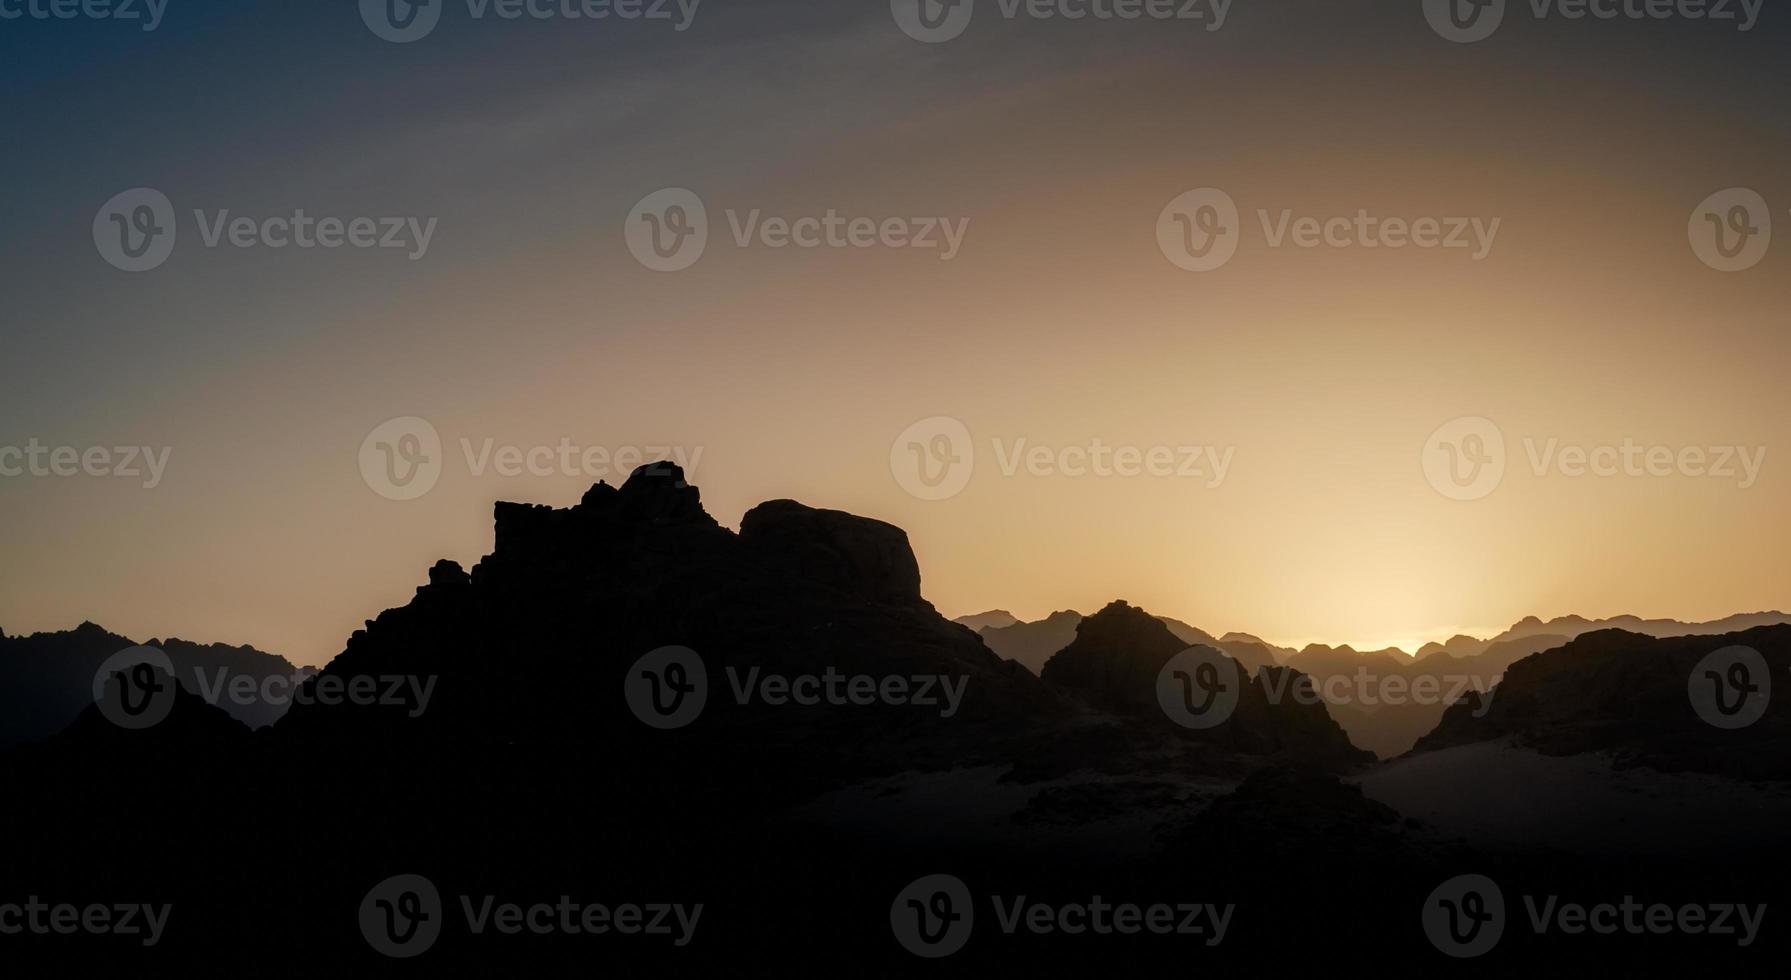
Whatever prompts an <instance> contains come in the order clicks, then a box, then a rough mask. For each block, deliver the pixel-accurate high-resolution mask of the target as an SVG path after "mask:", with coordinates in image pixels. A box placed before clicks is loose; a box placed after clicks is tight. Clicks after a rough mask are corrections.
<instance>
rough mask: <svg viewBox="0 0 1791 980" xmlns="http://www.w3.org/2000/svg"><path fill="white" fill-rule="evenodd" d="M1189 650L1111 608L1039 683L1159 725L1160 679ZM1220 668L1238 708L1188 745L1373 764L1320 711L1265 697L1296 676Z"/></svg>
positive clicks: (1145, 616) (1149, 621)
mask: <svg viewBox="0 0 1791 980" xmlns="http://www.w3.org/2000/svg"><path fill="white" fill-rule="evenodd" d="M1189 646H1190V644H1188V643H1186V642H1184V641H1183V640H1182V638H1181V637H1178V636H1176V635H1175V634H1174V632H1172V631H1171V630H1170V628H1169V627H1168V625H1167V624H1165V623H1164V622H1163V621H1162V620H1160V619H1158V618H1157V617H1155V616H1152V615H1150V614H1149V613H1147V612H1145V611H1144V610H1142V609H1139V608H1137V607H1135V606H1132V605H1129V604H1127V603H1125V602H1123V601H1117V600H1116V601H1114V602H1112V603H1110V604H1108V605H1107V606H1106V607H1105V608H1103V609H1102V610H1101V611H1100V612H1098V613H1096V614H1094V615H1093V616H1090V617H1088V618H1087V619H1084V620H1083V621H1082V622H1081V624H1080V625H1078V627H1077V629H1076V639H1075V640H1074V641H1073V642H1071V643H1070V645H1069V646H1067V647H1064V648H1063V649H1062V650H1059V651H1058V652H1057V653H1056V654H1055V655H1054V656H1052V658H1051V659H1050V660H1049V661H1047V662H1046V663H1045V666H1044V669H1043V670H1042V671H1041V672H1040V676H1041V677H1042V678H1043V680H1044V681H1045V683H1046V684H1048V685H1050V686H1052V687H1054V688H1062V689H1069V690H1074V691H1079V692H1083V693H1084V694H1085V695H1087V696H1088V697H1090V698H1091V699H1093V700H1094V701H1095V702H1096V703H1098V704H1101V705H1103V706H1106V707H1110V708H1113V709H1116V710H1120V711H1125V712H1130V713H1133V714H1139V715H1144V716H1147V717H1155V718H1159V719H1161V718H1162V717H1163V715H1162V709H1161V708H1160V707H1159V705H1158V700H1157V699H1158V691H1157V686H1158V675H1159V673H1160V672H1161V671H1162V669H1163V666H1164V665H1165V664H1166V663H1168V662H1169V660H1170V658H1171V657H1174V656H1175V655H1176V654H1178V653H1181V652H1182V651H1183V650H1186V649H1188V648H1189ZM1206 649H1209V650H1213V651H1214V652H1215V653H1219V651H1218V650H1217V649H1216V648H1214V647H1211V646H1207V647H1206ZM1220 655H1221V656H1223V654H1222V653H1220ZM1225 662H1226V663H1228V664H1230V665H1231V670H1232V673H1233V677H1232V683H1234V684H1236V685H1237V686H1238V688H1239V690H1240V691H1241V692H1242V696H1241V698H1240V699H1239V701H1238V704H1237V707H1236V709H1235V710H1234V711H1233V713H1232V714H1231V717H1230V719H1229V721H1228V722H1227V723H1226V724H1224V725H1221V726H1219V727H1217V728H1214V729H1211V730H1209V731H1203V732H1193V733H1189V737H1193V738H1200V739H1205V740H1212V741H1216V742H1217V743H1218V744H1221V745H1223V746H1225V747H1226V748H1228V749H1230V750H1231V751H1235V752H1240V753H1247V754H1252V755H1268V756H1283V757H1287V756H1297V757H1300V758H1302V759H1305V760H1308V761H1310V762H1323V763H1329V764H1333V765H1341V766H1346V765H1350V764H1354V763H1360V762H1367V761H1370V759H1371V758H1372V756H1370V755H1369V754H1368V753H1366V752H1363V751H1361V750H1359V749H1357V748H1356V747H1355V746H1353V745H1351V744H1350V741H1349V738H1348V736H1346V735H1345V734H1344V732H1343V729H1341V728H1339V727H1338V726H1337V723H1336V722H1334V721H1332V720H1331V718H1330V716H1329V715H1328V714H1327V713H1326V711H1325V708H1324V706H1323V705H1322V704H1316V703H1300V702H1299V701H1297V700H1296V699H1294V698H1291V697H1284V696H1282V695H1281V694H1279V693H1276V694H1275V695H1274V696H1272V697H1271V694H1270V692H1271V691H1274V692H1280V691H1281V690H1282V689H1283V686H1284V685H1294V684H1298V683H1300V680H1299V675H1298V673H1297V672H1295V671H1292V670H1290V669H1289V668H1284V667H1272V666H1271V667H1265V668H1263V674H1264V676H1261V677H1258V676H1255V673H1254V672H1253V671H1251V670H1250V669H1249V668H1248V667H1246V666H1244V665H1243V664H1240V663H1238V662H1237V661H1235V660H1232V659H1230V658H1229V657H1225ZM1283 674H1286V675H1287V676H1282V675H1283Z"/></svg>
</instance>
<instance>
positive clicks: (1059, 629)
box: [958, 611, 1791, 758]
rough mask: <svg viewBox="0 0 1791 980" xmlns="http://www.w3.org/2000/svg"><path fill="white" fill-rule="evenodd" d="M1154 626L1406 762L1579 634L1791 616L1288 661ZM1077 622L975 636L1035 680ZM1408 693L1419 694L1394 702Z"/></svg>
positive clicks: (1534, 631)
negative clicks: (1461, 706)
mask: <svg viewBox="0 0 1791 980" xmlns="http://www.w3.org/2000/svg"><path fill="white" fill-rule="evenodd" d="M1007 615H1008V614H1007V613H1005V612H998V613H984V614H981V615H979V616H967V617H963V618H961V619H960V620H958V621H959V622H963V623H966V625H968V624H969V622H971V621H984V620H985V619H986V620H988V621H991V622H995V621H999V619H1000V618H1001V617H1004V616H1007ZM1159 618H1160V619H1161V620H1162V622H1163V623H1164V625H1165V626H1167V627H1168V629H1169V631H1170V632H1171V633H1172V634H1173V635H1174V636H1175V637H1176V638H1177V639H1179V640H1181V641H1182V642H1183V643H1184V644H1186V645H1188V646H1194V645H1197V644H1202V645H1207V646H1212V647H1215V648H1217V649H1220V650H1222V651H1223V652H1224V653H1225V654H1226V655H1227V656H1230V657H1231V658H1232V659H1234V660H1236V661H1238V662H1239V663H1241V664H1243V665H1244V666H1245V667H1246V668H1247V669H1249V670H1250V671H1251V672H1252V673H1254V672H1255V671H1257V670H1258V669H1260V668H1261V667H1264V666H1269V665H1273V664H1285V665H1287V666H1289V667H1293V668H1294V669H1296V670H1298V671H1299V672H1300V673H1301V674H1303V675H1305V676H1306V677H1307V678H1308V679H1309V680H1310V681H1311V682H1312V684H1313V687H1314V690H1315V691H1317V692H1318V694H1319V696H1320V697H1322V698H1323V699H1324V700H1325V701H1326V703H1327V704H1328V705H1329V706H1330V709H1331V715H1332V717H1333V718H1335V719H1336V720H1337V722H1338V723H1339V724H1341V725H1342V726H1343V728H1344V729H1345V730H1346V731H1347V732H1348V733H1349V736H1350V739H1351V740H1352V741H1353V742H1355V744H1356V745H1358V746H1360V747H1362V748H1365V749H1368V750H1370V751H1372V752H1374V753H1375V754H1377V755H1379V756H1381V757H1382V758H1392V757H1393V756H1397V755H1399V754H1401V753H1403V752H1406V751H1407V750H1409V749H1411V748H1412V746H1413V745H1414V744H1415V743H1416V742H1417V741H1418V739H1419V738H1420V737H1422V736H1424V735H1425V734H1427V733H1428V732H1430V730H1431V729H1432V728H1435V727H1436V725H1437V723H1438V722H1439V721H1440V720H1441V719H1442V717H1443V712H1444V709H1446V708H1447V707H1449V704H1450V702H1451V701H1452V700H1453V697H1451V695H1455V694H1465V693H1466V692H1468V691H1486V690H1489V689H1490V688H1492V686H1493V685H1495V684H1497V683H1498V681H1499V678H1500V677H1501V676H1502V675H1503V674H1504V673H1505V671H1506V670H1507V669H1509V668H1510V667H1511V665H1512V664H1514V663H1517V662H1518V661H1520V660H1522V659H1524V658H1525V657H1529V656H1531V655H1533V654H1537V653H1540V652H1542V651H1544V650H1551V649H1553V648H1555V647H1559V646H1561V645H1563V644H1565V643H1567V642H1568V641H1570V640H1572V639H1574V638H1575V637H1578V636H1581V635H1583V634H1586V633H1589V632H1594V631H1598V630H1605V629H1623V630H1626V631H1627V632H1630V633H1634V634H1642V635H1648V636H1656V637H1675V636H1693V635H1722V634H1726V633H1733V632H1738V631H1742V630H1746V629H1751V628H1754V627H1758V626H1766V625H1777V624H1786V623H1791V615H1787V614H1785V613H1780V612H1760V613H1746V614H1740V615H1734V616H1729V617H1725V618H1723V619H1720V620H1715V621H1712V622H1708V623H1684V622H1679V621H1677V620H1671V619H1642V618H1639V617H1636V616H1618V617H1614V618H1611V619H1604V620H1593V619H1587V618H1585V617H1582V616H1564V617H1560V618H1557V619H1552V620H1549V621H1546V622H1544V621H1543V620H1541V619H1538V618H1536V617H1533V616H1532V617H1529V618H1527V619H1524V620H1522V621H1520V622H1518V623H1516V624H1514V625H1513V626H1512V627H1511V628H1510V629H1508V630H1505V631H1504V632H1502V633H1500V634H1498V635H1497V636H1494V637H1492V638H1490V639H1480V638H1478V637H1472V636H1465V635H1462V636H1456V637H1453V638H1451V639H1450V640H1449V641H1448V642H1447V643H1430V644H1426V645H1425V646H1423V647H1422V648H1420V649H1419V650H1418V652H1417V654H1416V656H1412V655H1408V654H1407V653H1406V652H1405V651H1403V650H1400V649H1398V648H1394V647H1389V648H1387V649H1384V650H1371V651H1358V650H1356V649H1354V648H1353V647H1350V646H1348V645H1345V646H1336V647H1333V646H1327V645H1324V644H1316V643H1315V644H1310V645H1308V646H1306V647H1305V648H1303V649H1301V650H1298V651H1295V650H1293V649H1291V648H1288V647H1281V646H1276V645H1274V644H1270V643H1268V642H1267V641H1265V640H1262V639H1261V638H1259V637H1256V636H1253V635H1251V634H1248V633H1237V632H1232V633H1226V634H1225V635H1224V636H1222V637H1220V638H1218V639H1214V638H1213V636H1212V635H1211V634H1209V633H1207V632H1206V631H1204V630H1202V629H1199V628H1198V627H1195V626H1190V625H1188V624H1187V623H1183V622H1180V621H1178V620H1174V619H1170V618H1167V617H1159ZM1081 621H1082V615H1081V614H1080V613H1077V612H1074V611H1063V612H1056V613H1052V614H1051V615H1050V616H1048V617H1046V618H1044V619H1042V620H1039V621H1037V622H1030V623H1028V622H1016V623H1013V624H1011V625H1006V626H999V625H989V626H984V627H981V628H979V629H978V633H979V635H981V636H982V638H983V642H984V643H985V644H987V645H988V647H989V649H990V650H992V651H994V652H995V654H996V655H997V656H1000V657H1003V658H1005V659H1009V660H1014V661H1016V662H1018V663H1020V664H1021V665H1023V666H1025V667H1026V668H1027V669H1029V670H1031V671H1033V672H1034V673H1038V672H1040V670H1041V669H1042V668H1043V666H1044V664H1045V662H1046V661H1047V660H1049V659H1050V657H1051V656H1052V654H1054V653H1056V652H1057V651H1059V650H1062V649H1063V648H1065V647H1067V646H1068V645H1069V644H1070V642H1071V641H1072V640H1074V639H1075V637H1076V628H1077V625H1078V624H1079V623H1081ZM973 628H974V627H973ZM1414 690H1417V691H1420V692H1421V693H1419V694H1416V695H1413V694H1409V693H1401V692H1410V691H1414ZM1433 692H1434V693H1433Z"/></svg>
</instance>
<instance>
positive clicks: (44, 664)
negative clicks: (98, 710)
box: [0, 622, 315, 747]
mask: <svg viewBox="0 0 1791 980" xmlns="http://www.w3.org/2000/svg"><path fill="white" fill-rule="evenodd" d="M139 645H142V646H152V647H156V648H158V649H160V650H161V651H162V652H163V653H165V654H167V655H168V659H169V660H170V661H171V662H173V664H174V667H175V671H176V673H177V674H178V675H179V679H180V682H181V686H182V687H183V688H185V689H186V690H187V691H189V692H190V693H192V694H194V695H201V694H203V693H204V688H205V687H206V686H208V685H210V684H211V683H212V682H213V681H214V680H216V679H217V678H218V676H219V673H220V672H223V674H225V675H227V676H229V677H249V678H252V679H253V680H254V681H255V684H256V688H257V690H259V689H260V687H261V683H262V682H263V681H264V680H266V679H267V678H269V677H276V676H277V677H281V678H284V679H293V678H300V679H302V678H304V677H308V676H310V674H312V673H314V672H315V671H314V669H313V668H310V667H303V668H301V667H298V666H295V665H294V664H293V663H292V662H291V661H289V660H287V659H286V658H285V657H282V656H278V655H276V654H271V653H266V652H264V651H261V650H257V649H255V648H254V647H251V646H230V645H228V644H223V643H209V644H201V643H193V642H189V641H187V640H182V639H179V638H174V637H170V638H169V639H166V640H161V639H151V640H149V641H148V642H147V643H144V644H139V643H138V642H137V641H135V640H132V639H130V638H128V637H124V636H120V635H118V634H116V633H113V632H111V631H110V630H107V629H105V628H104V627H101V626H99V625H96V624H94V623H90V622H89V623H82V624H81V625H80V626H77V627H76V628H74V629H72V630H63V631H60V632H54V633H33V634H31V635H30V636H7V635H5V634H4V633H0V747H5V746H11V745H16V744H18V743H20V742H27V741H34V740H37V739H41V738H46V737H48V736H50V735H53V734H55V733H57V732H59V731H61V730H62V729H64V728H66V727H68V726H69V725H70V724H71V723H72V722H73V721H74V720H75V717H76V716H77V715H78V714H80V712H81V710H82V709H84V708H86V707H88V706H90V705H92V704H93V678H94V674H95V673H96V672H98V670H99V667H100V664H102V663H104V662H105V660H106V658H107V657H110V656H111V655H113V654H115V653H118V652H119V651H121V650H128V649H130V648H131V647H135V646H139ZM218 707H220V708H222V709H224V711H225V712H226V713H227V714H229V715H230V717H232V718H235V719H236V720H237V721H240V722H242V723H243V724H245V725H247V726H249V727H250V728H260V727H263V726H266V725H271V724H273V723H274V722H276V721H278V720H279V719H280V717H281V716H282V715H283V714H285V713H286V707H287V705H285V704H283V703H281V704H274V703H269V702H267V701H264V700H262V699H260V698H259V697H256V698H253V699H250V700H249V702H247V703H243V704H238V703H235V702H234V701H232V700H231V699H229V698H224V699H221V703H220V704H219V705H218Z"/></svg>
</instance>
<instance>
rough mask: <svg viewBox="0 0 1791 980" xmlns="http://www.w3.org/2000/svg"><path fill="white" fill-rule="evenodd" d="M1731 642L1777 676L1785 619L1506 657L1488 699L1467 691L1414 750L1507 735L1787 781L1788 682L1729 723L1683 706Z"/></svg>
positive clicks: (1781, 674)
mask: <svg viewBox="0 0 1791 980" xmlns="http://www.w3.org/2000/svg"><path fill="white" fill-rule="evenodd" d="M1737 645H1740V646H1747V647H1751V648H1753V649H1755V650H1757V651H1759V653H1760V655H1761V656H1762V657H1763V658H1764V660H1765V662H1766V664H1767V666H1768V667H1769V668H1770V670H1771V672H1772V674H1773V676H1774V678H1776V679H1777V680H1779V681H1783V680H1784V678H1785V674H1786V670H1787V668H1788V667H1791V626H1763V627H1758V628H1755V629H1751V630H1748V631H1746V632H1742V633H1732V634H1729V635H1726V636H1689V637H1672V638H1667V639H1657V638H1654V637H1648V636H1641V635H1638V634H1635V633H1627V632H1624V631H1622V630H1614V629H1613V630H1600V631H1597V632H1593V633H1586V634H1582V635H1581V636H1579V637H1578V638H1577V639H1575V640H1573V641H1571V642H1569V643H1567V644H1566V645H1565V646H1561V647H1558V648H1556V649H1553V650H1548V651H1546V652H1543V653H1538V654H1536V655H1534V656H1531V657H1528V658H1525V659H1523V660H1520V661H1518V662H1517V663H1515V664H1513V665H1512V666H1511V668H1510V670H1508V671H1506V673H1505V678H1504V680H1503V681H1502V682H1500V684H1499V685H1498V687H1497V688H1496V689H1495V690H1494V691H1493V693H1492V697H1491V701H1490V704H1488V703H1487V702H1486V700H1485V699H1484V698H1480V697H1476V698H1474V699H1473V700H1472V702H1471V703H1469V704H1462V705H1457V706H1455V707H1452V708H1450V709H1449V711H1448V712H1447V713H1446V714H1445V715H1444V716H1443V719H1442V721H1441V723H1440V724H1438V726H1437V728H1436V730H1435V731H1433V732H1431V733H1430V734H1429V735H1426V736H1425V737H1424V738H1422V739H1420V740H1419V742H1418V744H1417V748H1416V750H1415V751H1419V752H1423V751H1428V750H1431V749H1439V748H1446V747H1448V746H1452V745H1462V744H1466V743H1469V742H1478V741H1485V740H1487V739H1495V738H1507V737H1511V738H1515V739H1516V740H1517V741H1518V742H1519V744H1522V745H1525V746H1528V747H1530V748H1534V749H1536V750H1538V751H1540V752H1543V753H1545V754H1549V755H1570V754H1576V753H1581V752H1609V753H1611V754H1613V755H1614V756H1615V757H1616V760H1617V763H1618V764H1619V765H1646V766H1650V767H1653V768H1656V769H1661V770H1666V771H1676V770H1689V771H1697V772H1711V773H1720V774H1723V775H1727V776H1734V777H1742V778H1755V779H1791V710H1788V709H1787V703H1788V702H1791V684H1787V683H1773V684H1772V690H1771V697H1770V702H1769V706H1768V707H1767V709H1766V711H1765V714H1764V715H1763V716H1762V717H1761V718H1760V719H1759V720H1758V721H1756V722H1754V723H1752V724H1750V725H1748V726H1746V727H1743V728H1740V729H1736V730H1723V729H1719V728H1717V727H1715V726H1713V725H1711V724H1709V723H1708V722H1706V721H1705V720H1704V719H1702V718H1700V717H1699V716H1698V714H1697V712H1696V711H1695V710H1694V708H1693V706H1692V701H1691V699H1690V697H1689V695H1688V693H1687V688H1688V682H1691V681H1693V672H1694V668H1695V667H1696V666H1697V664H1698V663H1699V661H1700V660H1702V659H1703V658H1704V657H1705V656H1706V655H1707V654H1710V653H1713V652H1715V651H1717V650H1720V649H1722V648H1725V647H1729V646H1737ZM1698 680H1699V681H1700V682H1701V680H1702V679H1698ZM1476 715H1480V717H1476Z"/></svg>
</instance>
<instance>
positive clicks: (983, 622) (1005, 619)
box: [952, 609, 1020, 659]
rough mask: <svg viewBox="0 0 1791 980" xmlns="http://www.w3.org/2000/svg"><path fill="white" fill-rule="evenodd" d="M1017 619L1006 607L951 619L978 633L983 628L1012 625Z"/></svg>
mask: <svg viewBox="0 0 1791 980" xmlns="http://www.w3.org/2000/svg"><path fill="white" fill-rule="evenodd" d="M1019 621H1020V617H1018V616H1015V615H1014V614H1013V613H1011V612H1008V611H1007V610H1006V609H991V610H989V611H988V612H980V613H972V614H971V615H969V616H959V617H958V618H956V619H954V620H952V622H954V623H957V624H958V625H959V626H968V627H970V628H971V629H973V630H976V631H977V632H978V633H981V632H982V631H983V630H985V629H1000V628H1002V627H1005V626H1012V625H1014V624H1015V623H1018V622H1019ZM1010 659H1011V658H1010Z"/></svg>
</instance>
